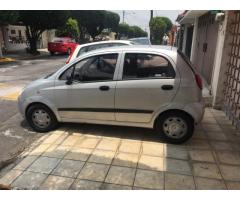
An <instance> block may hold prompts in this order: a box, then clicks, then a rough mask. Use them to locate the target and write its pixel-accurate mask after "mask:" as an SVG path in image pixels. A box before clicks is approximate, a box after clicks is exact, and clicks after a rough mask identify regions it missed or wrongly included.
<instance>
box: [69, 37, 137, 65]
mask: <svg viewBox="0 0 240 200" xmlns="http://www.w3.org/2000/svg"><path fill="white" fill-rule="evenodd" d="M131 44H133V43H132V42H130V41H128V40H108V41H101V42H92V43H87V44H82V45H78V46H77V48H76V49H75V51H74V52H73V53H72V54H70V55H69V57H68V59H67V61H66V64H67V63H69V62H72V61H73V60H74V59H75V58H77V57H79V56H80V55H82V54H84V53H87V52H89V51H93V50H96V49H101V48H106V47H114V46H124V45H131Z"/></svg>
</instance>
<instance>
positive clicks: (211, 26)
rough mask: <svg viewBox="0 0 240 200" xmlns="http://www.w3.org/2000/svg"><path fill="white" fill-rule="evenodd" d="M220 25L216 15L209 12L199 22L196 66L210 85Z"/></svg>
mask: <svg viewBox="0 0 240 200" xmlns="http://www.w3.org/2000/svg"><path fill="white" fill-rule="evenodd" d="M217 30H218V23H217V22H216V21H215V15H214V14H211V13H210V12H208V13H207V14H205V15H203V16H201V17H200V18H199V21H198V31H197V48H196V51H197V52H196V55H197V56H195V60H194V64H195V66H196V68H197V70H198V71H199V72H200V73H201V74H202V76H203V77H204V79H205V80H206V82H207V83H208V84H209V85H210V84H211V79H212V71H213V63H214V56H215V50H216V44H217V36H218V31H217Z"/></svg>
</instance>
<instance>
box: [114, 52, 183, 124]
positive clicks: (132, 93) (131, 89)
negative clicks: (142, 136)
mask: <svg viewBox="0 0 240 200" xmlns="http://www.w3.org/2000/svg"><path fill="white" fill-rule="evenodd" d="M123 57H124V58H123V60H122V63H121V68H120V70H119V77H118V78H119V79H120V80H119V81H117V85H116V93H115V108H116V120H117V121H122V122H124V121H126V122H150V120H151V118H152V116H153V114H154V112H156V111H157V110H159V109H161V108H162V107H164V106H167V105H168V104H169V103H170V102H171V101H172V99H173V97H174V96H175V94H176V92H177V89H178V86H179V75H178V73H177V71H176V70H175V69H174V68H175V67H174V63H173V62H172V61H170V59H169V58H167V57H166V56H164V55H159V54H156V53H152V52H147V53H142V52H125V54H124V55H123Z"/></svg>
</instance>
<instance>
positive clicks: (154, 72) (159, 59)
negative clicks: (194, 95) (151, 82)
mask: <svg viewBox="0 0 240 200" xmlns="http://www.w3.org/2000/svg"><path fill="white" fill-rule="evenodd" d="M175 76H176V73H175V70H174V68H173V66H172V65H171V63H170V62H169V60H168V59H167V58H165V57H163V56H160V55H155V54H145V53H126V54H125V58H124V66H123V79H125V80H126V79H154V78H162V79H170V78H175Z"/></svg>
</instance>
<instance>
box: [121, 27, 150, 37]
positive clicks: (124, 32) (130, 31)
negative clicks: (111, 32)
mask: <svg viewBox="0 0 240 200" xmlns="http://www.w3.org/2000/svg"><path fill="white" fill-rule="evenodd" d="M118 35H119V37H120V36H125V37H128V38H135V37H147V32H146V31H144V30H142V29H141V28H140V27H138V26H129V25H128V24H126V23H121V24H119V26H118Z"/></svg>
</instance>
